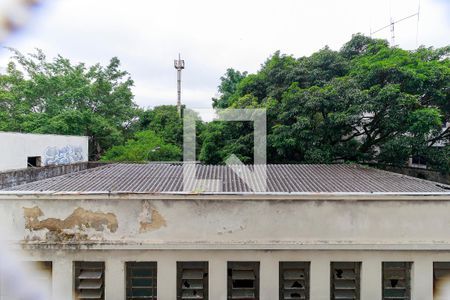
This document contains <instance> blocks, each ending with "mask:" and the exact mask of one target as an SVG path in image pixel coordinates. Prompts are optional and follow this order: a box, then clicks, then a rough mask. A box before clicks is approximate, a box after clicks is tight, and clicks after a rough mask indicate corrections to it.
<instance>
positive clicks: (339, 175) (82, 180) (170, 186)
mask: <svg viewBox="0 0 450 300" xmlns="http://www.w3.org/2000/svg"><path fill="white" fill-rule="evenodd" d="M182 169H183V165H182V164H180V163H171V164H168V163H149V164H122V163H120V164H110V165H105V166H101V167H98V168H94V169H88V170H83V171H80V172H75V173H71V174H67V175H63V176H58V177H53V178H49V179H45V180H40V181H35V182H32V183H28V184H24V185H19V186H15V187H12V188H8V189H4V190H2V191H11V192H15V191H17V192H20V191H21V192H116V193H117V192H124V193H180V192H183V182H182V180H183V170H182ZM267 175H268V180H267V193H446V194H447V193H449V194H450V186H448V185H444V184H440V183H436V182H432V181H426V180H422V179H418V178H414V177H409V176H405V175H400V174H396V173H392V172H387V171H383V170H378V169H373V168H369V167H365V166H361V165H346V164H340V165H313V164H311V165H309V164H279V165H267ZM197 178H202V179H217V180H219V181H220V182H221V184H222V186H221V190H222V193H237V194H239V193H251V192H252V190H251V189H250V188H249V187H248V186H247V185H246V184H245V183H244V182H243V181H242V180H241V179H240V178H239V176H237V175H236V174H235V173H234V172H233V171H232V170H231V169H230V168H228V167H227V166H217V165H197ZM196 192H201V191H196Z"/></svg>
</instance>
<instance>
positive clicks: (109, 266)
mask: <svg viewBox="0 0 450 300" xmlns="http://www.w3.org/2000/svg"><path fill="white" fill-rule="evenodd" d="M105 299H108V300H123V299H125V263H124V262H123V261H120V260H117V258H108V259H107V260H106V261H105Z"/></svg>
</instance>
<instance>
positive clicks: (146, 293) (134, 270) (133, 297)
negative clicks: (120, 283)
mask: <svg viewBox="0 0 450 300" xmlns="http://www.w3.org/2000/svg"><path fill="white" fill-rule="evenodd" d="M126 272H127V273H126V280H127V300H137V299H141V300H156V296H157V292H156V283H157V264H156V262H127V263H126Z"/></svg>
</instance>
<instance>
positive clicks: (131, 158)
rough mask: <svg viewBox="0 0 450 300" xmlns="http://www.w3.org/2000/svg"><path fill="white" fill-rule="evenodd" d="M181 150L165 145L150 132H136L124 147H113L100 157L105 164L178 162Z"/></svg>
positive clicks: (158, 137)
mask: <svg viewBox="0 0 450 300" xmlns="http://www.w3.org/2000/svg"><path fill="white" fill-rule="evenodd" d="M181 157H182V151H181V148H180V147H178V146H176V145H174V144H170V143H166V142H165V141H164V140H163V138H161V137H160V136H158V135H157V134H156V133H155V132H153V131H151V130H145V131H140V132H137V133H136V135H135V137H134V139H130V140H128V141H127V142H126V143H125V145H119V146H113V147H112V148H111V149H109V150H108V151H107V152H106V153H105V154H104V155H103V157H102V161H107V162H118V161H120V162H148V161H179V160H181Z"/></svg>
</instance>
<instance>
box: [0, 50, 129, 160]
mask: <svg viewBox="0 0 450 300" xmlns="http://www.w3.org/2000/svg"><path fill="white" fill-rule="evenodd" d="M11 51H12V52H13V57H12V59H11V62H10V63H9V64H8V68H7V70H6V73H5V74H1V75H0V100H1V101H0V116H1V121H0V129H1V130H6V131H19V132H35V133H55V134H75V135H87V136H89V137H90V142H91V146H92V147H91V149H92V154H91V159H98V158H99V156H100V155H101V154H102V153H103V152H104V151H105V150H106V149H108V148H109V147H111V146H112V145H114V144H118V143H122V142H123V140H124V138H126V137H127V136H129V135H130V134H131V132H130V130H129V129H130V127H131V126H132V124H133V122H135V119H136V115H137V106H136V105H135V104H134V102H133V94H132V92H131V87H132V85H133V81H132V80H131V78H130V77H129V74H128V73H127V72H126V71H122V70H121V69H120V61H119V59H117V58H115V57H114V58H112V59H111V60H110V62H109V64H108V65H107V66H105V67H103V66H101V65H99V64H96V65H94V66H86V65H85V64H84V63H78V64H73V63H71V62H70V61H69V60H68V59H66V58H64V57H62V56H57V57H56V58H54V59H53V60H51V61H49V60H47V58H46V56H45V55H44V53H43V52H42V51H41V50H37V51H36V53H33V54H29V55H23V54H22V53H20V52H19V51H17V50H14V49H11Z"/></svg>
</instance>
